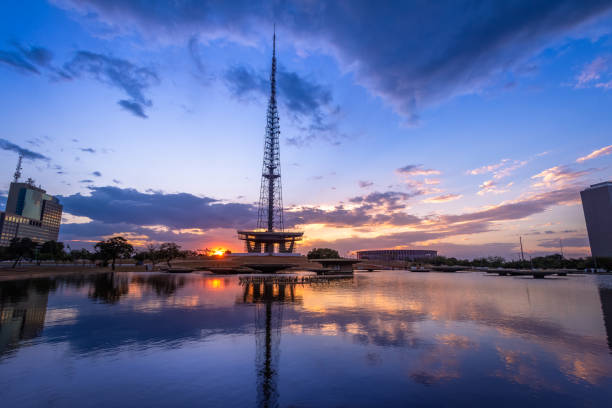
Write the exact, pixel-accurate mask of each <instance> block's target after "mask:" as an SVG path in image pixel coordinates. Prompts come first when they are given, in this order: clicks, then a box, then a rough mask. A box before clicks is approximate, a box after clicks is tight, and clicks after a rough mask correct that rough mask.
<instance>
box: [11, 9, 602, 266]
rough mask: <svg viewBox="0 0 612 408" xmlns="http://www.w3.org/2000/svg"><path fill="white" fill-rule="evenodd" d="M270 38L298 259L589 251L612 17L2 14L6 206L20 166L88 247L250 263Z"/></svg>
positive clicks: (544, 13) (536, 13)
mask: <svg viewBox="0 0 612 408" xmlns="http://www.w3.org/2000/svg"><path fill="white" fill-rule="evenodd" d="M274 25H275V26H276V34H277V58H278V64H279V69H278V95H279V96H278V101H279V108H280V128H281V163H282V184H283V200H284V205H285V226H286V227H287V228H289V229H292V230H300V231H304V236H305V239H304V242H303V244H302V246H301V249H300V251H301V252H305V251H307V250H308V249H310V248H313V247H331V248H336V249H338V250H339V251H340V253H341V255H343V256H347V255H348V256H350V255H352V254H354V251H356V250H362V249H383V248H398V249H404V248H406V249H435V250H438V251H439V253H440V254H441V255H445V256H456V257H462V258H473V257H480V256H503V257H505V258H507V259H517V257H518V255H517V254H518V252H519V251H520V248H519V237H522V239H523V244H524V248H525V250H526V252H527V253H528V254H529V255H532V256H536V255H543V254H551V253H558V252H559V251H560V245H562V246H563V252H564V254H565V255H567V256H587V255H589V247H588V238H587V235H586V227H585V222H584V215H583V212H582V206H581V203H580V195H579V192H580V191H581V190H583V189H584V188H586V187H588V186H589V185H591V184H594V183H598V182H602V181H607V180H612V132H611V129H612V114H611V107H612V2H611V1H595V0H593V1H588V0H582V1H578V0H577V1H564V0H559V1H555V2H550V1H545V0H541V1H538V0H513V1H506V2H492V1H467V0H452V1H439V2H428V1H382V2H372V1H358V0H354V1H334V2H316V1H263V2H262V1H242V0H237V1H233V2H226V1H211V0H201V1H200V0H197V1H196V0H182V1H172V2H171V1H161V0H150V1H138V0H131V1H130V0H51V1H35V0H20V1H17V0H5V1H3V2H1V3H0V89H2V93H1V97H0V117H1V119H2V122H1V123H2V126H1V127H0V174H3V175H4V176H3V177H0V196H1V197H0V208H3V207H4V203H5V201H6V195H7V191H8V187H9V184H10V182H11V180H12V175H13V173H14V171H15V166H16V164H17V157H18V155H19V154H20V153H21V154H22V155H23V156H24V163H23V172H22V173H23V177H24V178H27V177H31V178H33V179H34V180H35V181H36V183H37V184H40V185H41V186H42V187H43V188H45V189H46V190H47V192H48V193H50V194H52V195H55V196H57V197H58V198H59V199H60V202H61V203H62V204H63V206H64V216H63V223H62V227H61V230H60V237H59V239H60V240H61V241H63V242H65V243H66V244H68V245H70V246H71V248H80V247H91V246H92V244H93V243H95V242H97V241H99V240H100V239H105V238H108V237H111V236H114V235H118V234H120V235H123V236H125V237H127V238H129V240H130V241H131V242H132V243H134V244H135V245H136V246H137V247H139V246H141V245H145V244H147V243H160V242H168V241H173V242H177V243H179V244H180V245H182V246H183V248H189V249H203V248H213V247H225V248H229V249H231V250H232V251H234V252H241V251H243V248H242V246H241V243H240V241H238V239H237V236H236V229H238V228H254V227H255V225H256V222H257V202H258V198H259V185H260V178H261V162H262V158H263V140H264V132H265V123H266V122H265V121H266V117H265V115H266V104H267V97H268V92H269V82H268V81H269V74H270V67H271V55H272V33H273V30H274Z"/></svg>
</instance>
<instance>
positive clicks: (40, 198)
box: [0, 183, 62, 246]
mask: <svg viewBox="0 0 612 408" xmlns="http://www.w3.org/2000/svg"><path fill="white" fill-rule="evenodd" d="M61 219H62V205H61V204H60V203H59V201H58V199H57V198H55V197H53V196H51V195H49V194H47V192H46V191H45V190H43V189H41V188H39V187H36V186H33V185H31V184H28V183H11V187H10V189H9V196H8V198H7V201H6V211H5V212H1V213H0V246H8V245H9V244H10V243H11V240H12V239H13V238H30V239H31V240H32V241H34V242H36V243H39V244H42V243H43V242H46V241H57V238H58V235H59V229H60V224H61Z"/></svg>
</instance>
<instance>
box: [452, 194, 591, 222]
mask: <svg viewBox="0 0 612 408" xmlns="http://www.w3.org/2000/svg"><path fill="white" fill-rule="evenodd" d="M578 197H579V195H578V191H577V190H576V189H574V188H565V189H561V190H554V191H550V192H546V193H541V194H536V195H534V196H531V197H529V198H527V199H523V200H519V201H515V202H511V203H507V204H502V205H498V206H494V207H492V208H489V209H486V210H483V211H475V212H471V213H465V214H460V215H445V216H442V217H441V220H443V221H444V222H449V223H459V222H467V221H505V220H519V219H522V218H526V217H528V216H530V215H533V214H537V213H541V212H543V211H545V210H546V209H547V208H549V207H551V206H553V205H557V204H561V203H564V202H570V201H574V200H576V199H577V198H578Z"/></svg>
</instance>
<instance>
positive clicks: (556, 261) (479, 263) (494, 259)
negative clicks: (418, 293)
mask: <svg viewBox="0 0 612 408" xmlns="http://www.w3.org/2000/svg"><path fill="white" fill-rule="evenodd" d="M428 263H430V264H432V265H448V266H455V265H456V266H473V267H486V268H509V269H533V268H537V269H576V270H583V269H590V268H596V267H597V268H601V269H606V270H611V269H612V258H609V257H597V258H596V259H593V258H592V257H586V258H565V257H564V256H562V255H561V254H552V255H546V256H537V257H535V258H531V259H529V260H518V261H506V259H504V258H502V257H500V256H489V257H486V258H474V259H472V260H471V261H470V260H468V259H457V258H453V257H450V258H447V257H445V256H437V257H435V258H434V259H432V260H431V261H428Z"/></svg>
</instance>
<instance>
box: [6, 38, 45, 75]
mask: <svg viewBox="0 0 612 408" xmlns="http://www.w3.org/2000/svg"><path fill="white" fill-rule="evenodd" d="M52 58H53V54H52V53H51V51H49V50H47V49H46V48H43V47H36V46H32V47H29V48H28V47H23V46H21V45H20V44H17V43H14V44H13V50H11V51H0V63H3V64H5V65H8V66H10V67H12V68H14V69H17V70H18V71H19V72H21V73H25V74H36V75H39V74H40V71H39V69H38V68H39V67H47V66H49V64H50V62H51V59H52Z"/></svg>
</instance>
